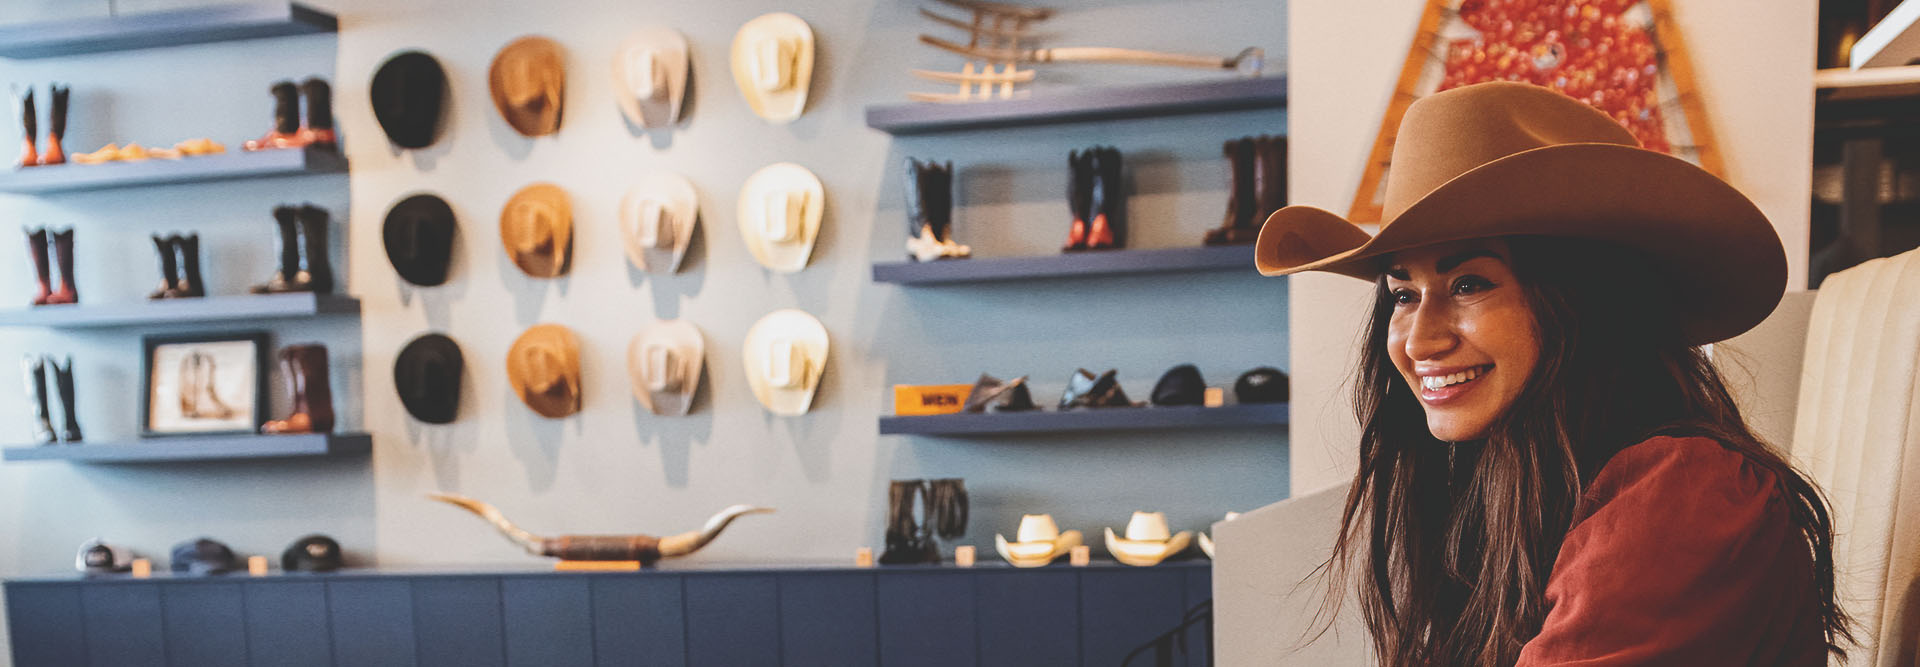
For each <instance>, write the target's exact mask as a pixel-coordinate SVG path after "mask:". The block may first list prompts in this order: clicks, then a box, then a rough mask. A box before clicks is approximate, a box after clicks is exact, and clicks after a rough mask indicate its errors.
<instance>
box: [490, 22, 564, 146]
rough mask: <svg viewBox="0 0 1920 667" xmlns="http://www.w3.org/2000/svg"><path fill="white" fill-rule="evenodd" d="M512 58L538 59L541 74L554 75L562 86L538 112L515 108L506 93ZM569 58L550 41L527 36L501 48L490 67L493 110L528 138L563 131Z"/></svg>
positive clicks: (536, 110)
mask: <svg viewBox="0 0 1920 667" xmlns="http://www.w3.org/2000/svg"><path fill="white" fill-rule="evenodd" d="M512 58H537V59H539V60H540V61H541V63H540V71H542V72H548V73H551V74H552V75H553V76H554V77H555V78H556V79H558V80H559V84H558V85H557V86H556V88H555V90H552V91H550V92H549V94H550V95H551V96H552V100H551V103H549V104H543V105H541V106H540V108H539V109H535V110H528V109H523V108H520V107H518V106H515V105H514V104H513V102H512V101H511V100H510V99H509V96H508V94H507V87H508V83H509V82H508V81H507V76H508V75H509V72H507V71H506V63H507V61H508V60H510V59H512ZM566 84H567V58H566V52H565V51H562V50H561V49H560V45H559V44H558V43H556V42H554V41H553V40H551V39H547V38H545V37H539V36H532V35H530V36H527V37H521V38H519V39H516V40H513V41H512V42H510V43H508V44H507V45H506V46H504V47H501V49H500V51H499V52H498V53H495V54H494V56H493V63H492V64H490V65H488V66H487V94H488V95H489V96H491V97H492V98H493V108H494V110H495V111H498V112H500V117H501V119H503V120H505V121H506V122H507V125H508V126H509V127H512V128H513V131H515V132H518V133H520V134H521V135H522V136H527V137H541V136H546V135H549V134H553V133H555V132H558V131H560V114H561V111H562V107H563V106H564V105H565V103H566Z"/></svg>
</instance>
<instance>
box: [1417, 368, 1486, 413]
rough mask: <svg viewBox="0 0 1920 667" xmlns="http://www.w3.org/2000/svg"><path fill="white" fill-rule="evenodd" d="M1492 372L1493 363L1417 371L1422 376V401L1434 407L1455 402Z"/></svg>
mask: <svg viewBox="0 0 1920 667" xmlns="http://www.w3.org/2000/svg"><path fill="white" fill-rule="evenodd" d="M1492 372H1493V364H1485V365H1481V366H1470V367H1466V368H1460V367H1454V368H1443V369H1436V370H1420V371H1415V373H1416V374H1417V375H1418V376H1419V377H1420V392H1419V394H1420V402H1421V403H1425V404H1427V405H1428V406H1432V407H1439V406H1443V405H1450V404H1452V403H1455V402H1457V401H1459V400H1460V399H1461V398H1462V397H1463V396H1465V395H1466V394H1467V393H1468V392H1471V391H1473V390H1474V388H1475V387H1478V386H1480V384H1481V383H1480V382H1479V380H1480V379H1481V378H1484V377H1486V376H1487V374H1488V373H1492Z"/></svg>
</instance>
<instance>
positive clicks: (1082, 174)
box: [1061, 150, 1093, 250]
mask: <svg viewBox="0 0 1920 667" xmlns="http://www.w3.org/2000/svg"><path fill="white" fill-rule="evenodd" d="M1067 172H1068V173H1067V208H1068V209H1069V210H1071V211H1072V212H1073V227H1072V228H1070V229H1068V230H1067V244H1066V245H1065V246H1062V248H1061V249H1062V250H1085V249H1086V248H1087V232H1088V228H1089V227H1090V226H1091V225H1092V224H1093V151H1092V150H1088V151H1085V152H1082V151H1069V152H1068V153H1067Z"/></svg>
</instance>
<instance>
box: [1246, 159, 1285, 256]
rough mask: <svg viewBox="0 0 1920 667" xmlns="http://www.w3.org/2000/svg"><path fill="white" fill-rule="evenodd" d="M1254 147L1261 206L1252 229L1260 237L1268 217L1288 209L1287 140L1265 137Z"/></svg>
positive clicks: (1257, 197) (1257, 195)
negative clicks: (1261, 226)
mask: <svg viewBox="0 0 1920 667" xmlns="http://www.w3.org/2000/svg"><path fill="white" fill-rule="evenodd" d="M1253 145H1254V151H1253V153H1254V161H1253V193H1254V199H1255V200H1256V201H1258V202H1259V205H1260V207H1259V209H1258V210H1259V212H1258V213H1256V214H1255V215H1254V222H1253V225H1252V226H1253V233H1254V235H1255V236H1258V235H1259V233H1260V225H1261V224H1262V223H1265V222H1266V221H1267V216H1270V215H1273V212H1274V211H1278V210H1280V209H1282V208H1286V206H1287V138H1286V137H1264V136H1263V137H1260V138H1259V139H1257V140H1255V141H1254V143H1253Z"/></svg>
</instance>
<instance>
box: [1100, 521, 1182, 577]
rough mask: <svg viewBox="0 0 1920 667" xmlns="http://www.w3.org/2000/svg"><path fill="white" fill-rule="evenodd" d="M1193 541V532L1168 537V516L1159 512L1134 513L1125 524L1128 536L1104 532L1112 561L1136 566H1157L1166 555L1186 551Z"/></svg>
mask: <svg viewBox="0 0 1920 667" xmlns="http://www.w3.org/2000/svg"><path fill="white" fill-rule="evenodd" d="M1192 539H1193V533H1190V532H1187V531H1184V530H1183V531H1180V532H1179V533H1178V534H1174V535H1168V534H1167V515H1166V514H1164V513H1161V512H1134V513H1133V518H1132V519H1131V520H1129V521H1127V536H1126V537H1124V538H1123V537H1120V536H1117V535H1114V534H1113V529H1112V528H1108V529H1107V553H1109V554H1112V555H1113V559H1114V560H1117V561H1120V562H1122V563H1125V564H1127V565H1132V566H1135V567H1151V566H1154V565H1159V564H1160V561H1163V560H1166V558H1167V557H1168V556H1172V555H1174V554H1177V553H1180V552H1182V551H1185V550H1186V549H1187V543H1188V542H1189V541H1191V540H1192Z"/></svg>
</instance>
